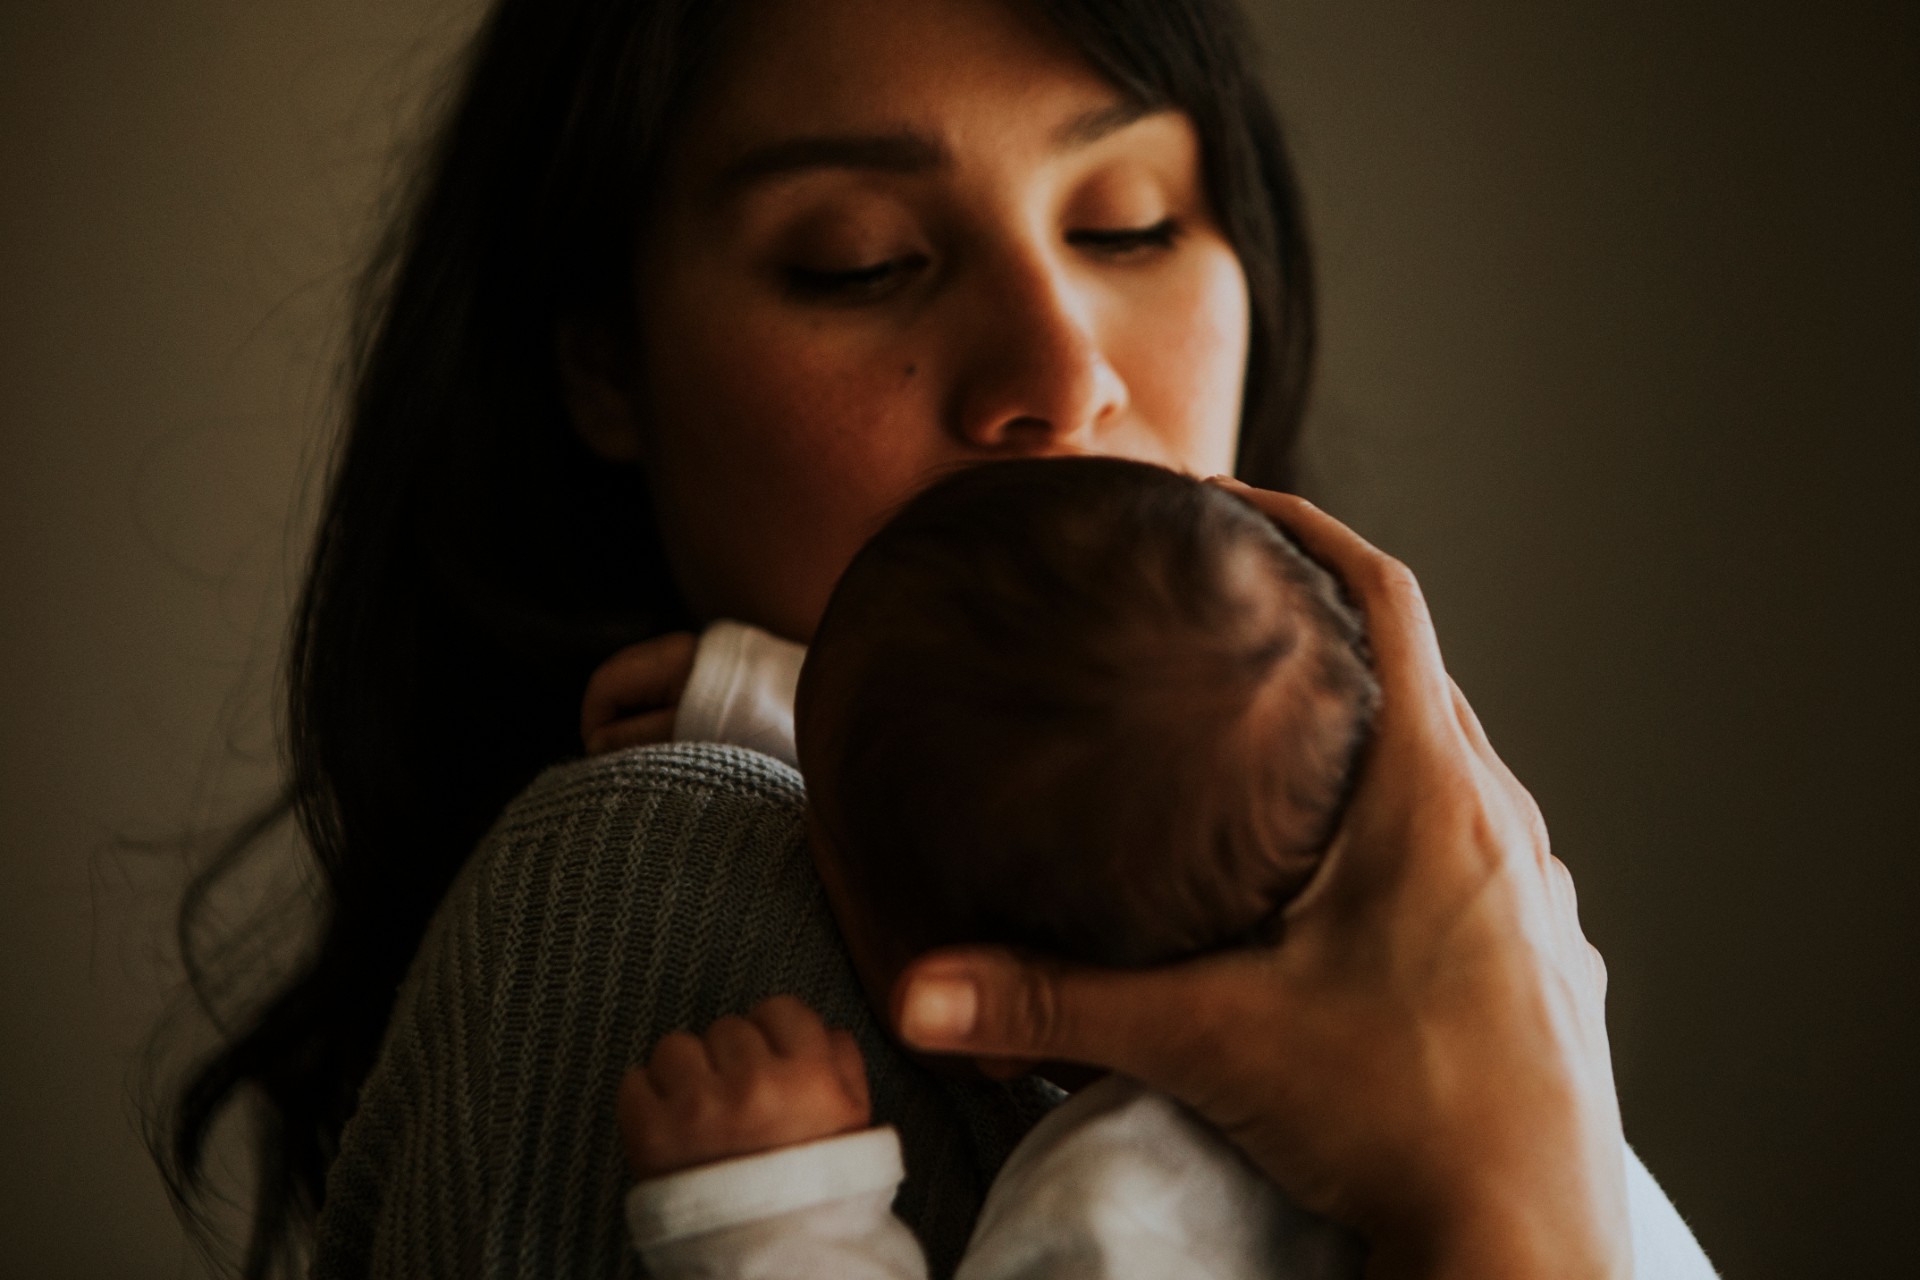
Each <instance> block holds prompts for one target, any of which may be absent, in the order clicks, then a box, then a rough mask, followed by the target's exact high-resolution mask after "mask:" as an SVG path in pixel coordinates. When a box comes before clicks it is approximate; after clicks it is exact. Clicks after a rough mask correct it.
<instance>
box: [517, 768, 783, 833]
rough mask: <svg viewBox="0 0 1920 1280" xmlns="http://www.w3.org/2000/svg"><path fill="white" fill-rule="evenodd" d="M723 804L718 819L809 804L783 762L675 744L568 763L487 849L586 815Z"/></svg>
mask: <svg viewBox="0 0 1920 1280" xmlns="http://www.w3.org/2000/svg"><path fill="white" fill-rule="evenodd" d="M673 798H685V799H688V800H692V801H695V802H697V803H700V804H702V805H706V804H710V803H712V802H714V801H719V802H720V806H721V807H720V808H719V809H718V810H717V811H716V812H715V813H714V815H713V817H714V818H715V819H716V820H726V819H729V818H737V817H739V816H741V815H742V813H743V812H744V811H745V810H746V809H747V808H750V807H766V808H769V809H771V810H772V811H774V812H778V813H783V814H787V815H789V816H792V817H794V818H798V817H799V815H800V813H801V811H802V809H803V808H804V806H805V804H806V787H805V785H804V784H803V783H802V782H801V780H800V774H799V773H798V772H797V771H795V770H794V769H793V768H791V767H790V766H788V765H787V764H785V763H784V762H782V761H779V760H776V759H774V758H773V757H772V756H768V755H762V754H761V753H760V752H758V751H749V750H747V749H746V748H744V747H735V746H729V745H727V744H726V743H719V742H670V743H663V744H661V745H658V746H649V747H633V748H630V749H629V750H626V751H616V752H612V753H610V754H608V755H601V756H588V757H586V758H585V759H581V760H568V761H564V762H562V763H560V764H556V765H554V766H553V767H551V768H549V769H548V770H546V772H544V773H542V774H541V775H540V776H539V777H537V778H535V779H534V780H533V782H532V783H531V784H529V785H528V787H527V789H526V790H524V791H522V792H521V793H520V794H519V795H518V796H516V797H515V798H514V799H513V800H512V801H511V802H509V803H508V805H507V807H506V808H505V809H504V810H503V811H502V812H501V814H500V817H499V818H498V819H497V820H496V821H495V823H494V825H493V829H492V832H491V834H490V835H489V837H488V839H487V841H486V842H484V843H483V848H484V847H485V846H486V845H488V844H492V845H497V844H499V843H501V842H502V841H512V840H514V839H516V838H519V837H524V836H525V835H526V834H528V833H530V832H544V831H546V830H548V829H550V828H553V827H555V826H560V827H563V828H567V829H572V828H574V827H575V826H577V819H578V818H579V817H580V816H581V815H583V814H586V813H593V814H601V815H604V814H606V813H608V812H631V813H635V814H645V813H648V812H651V811H652V810H654V809H655V808H656V807H657V806H658V805H659V804H660V803H661V801H663V800H667V801H669V802H670V801H671V800H672V799H673Z"/></svg>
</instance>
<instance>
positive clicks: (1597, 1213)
mask: <svg viewBox="0 0 1920 1280" xmlns="http://www.w3.org/2000/svg"><path fill="white" fill-rule="evenodd" d="M1516 1185H1517V1184H1516ZM1543 1191H1546V1189H1545V1188H1542V1187H1540V1186H1539V1185H1538V1184H1534V1185H1532V1186H1529V1187H1526V1188H1525V1189H1524V1190H1522V1191H1518V1192H1516V1191H1513V1190H1507V1191H1504V1192H1502V1191H1498V1190H1489V1191H1486V1192H1484V1193H1482V1194H1480V1195H1478V1196H1463V1197H1460V1198H1458V1199H1455V1200H1453V1201H1452V1202H1451V1203H1450V1204H1449V1205H1448V1206H1447V1207H1446V1208H1445V1209H1444V1211H1440V1212H1436V1213H1434V1214H1432V1215H1429V1216H1426V1217H1425V1219H1424V1221H1423V1222H1421V1223H1420V1224H1418V1225H1407V1226H1404V1227H1401V1228H1399V1229H1394V1230H1388V1231H1382V1232H1380V1233H1378V1234H1377V1235H1375V1236H1373V1237H1372V1238H1370V1239H1369V1241H1368V1243H1369V1246H1370V1248H1369V1256H1368V1264H1367V1272H1366V1274H1367V1280H1538V1278H1539V1277H1543V1276H1552V1277H1555V1280H1631V1278H1632V1275H1633V1259H1632V1248H1631V1238H1630V1231H1629V1227H1628V1224H1627V1222H1626V1216H1625V1209H1624V1204H1623V1202H1622V1201H1621V1200H1620V1199H1619V1198H1617V1197H1614V1196H1610V1195H1606V1194H1594V1193H1593V1192H1592V1189H1581V1190H1580V1191H1579V1192H1578V1193H1576V1194H1569V1195H1554V1194H1551V1193H1550V1192H1548V1193H1546V1194H1543Z"/></svg>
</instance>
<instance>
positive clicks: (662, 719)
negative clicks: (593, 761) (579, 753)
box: [584, 707, 676, 756]
mask: <svg viewBox="0 0 1920 1280" xmlns="http://www.w3.org/2000/svg"><path fill="white" fill-rule="evenodd" d="M675 714H676V709H675V708H673V707H667V708H665V709H663V710H660V711H646V712H642V713H641V714H639V715H635V716H626V717H624V718H622V719H619V720H614V721H611V722H610V723H608V724H605V725H602V726H600V727H599V728H597V729H594V730H592V731H591V732H589V733H587V734H586V735H585V738H584V741H585V743H586V748H587V754H588V755H590V756H602V755H605V754H607V752H609V751H621V750H624V749H626V748H627V747H650V746H654V745H656V744H658V743H662V742H672V741H673V718H674V715H675Z"/></svg>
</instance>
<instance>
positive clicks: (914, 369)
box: [907, 364, 920, 378]
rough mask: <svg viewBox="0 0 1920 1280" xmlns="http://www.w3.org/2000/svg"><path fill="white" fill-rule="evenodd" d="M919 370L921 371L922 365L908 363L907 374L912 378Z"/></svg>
mask: <svg viewBox="0 0 1920 1280" xmlns="http://www.w3.org/2000/svg"><path fill="white" fill-rule="evenodd" d="M918 372H920V366H919V365H917V364H910V365H908V366H907V376H908V377H909V378H911V377H912V376H913V375H914V374H916V373H918Z"/></svg>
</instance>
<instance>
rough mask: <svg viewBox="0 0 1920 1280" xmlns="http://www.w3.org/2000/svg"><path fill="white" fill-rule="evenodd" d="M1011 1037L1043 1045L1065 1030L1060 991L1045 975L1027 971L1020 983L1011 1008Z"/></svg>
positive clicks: (1040, 1047)
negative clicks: (1016, 996)
mask: <svg viewBox="0 0 1920 1280" xmlns="http://www.w3.org/2000/svg"><path fill="white" fill-rule="evenodd" d="M1011 1012H1012V1015H1013V1022H1014V1025H1013V1027H1012V1028H1011V1030H1012V1032H1013V1034H1014V1036H1015V1038H1016V1039H1017V1040H1018V1041H1020V1042H1023V1043H1025V1044H1028V1045H1031V1046H1032V1047H1033V1048H1036V1049H1045V1048H1046V1047H1048V1046H1050V1045H1053V1044H1056V1043H1058V1042H1059V1041H1060V1039H1061V1037H1062V1036H1063V1034H1064V1032H1065V1028H1064V1027H1063V1026H1062V1025H1061V1023H1062V1020H1063V1018H1064V1013H1063V1009H1062V1005H1061V1003H1060V994H1059V992H1058V991H1057V990H1056V989H1055V987H1054V984H1053V982H1052V980H1051V979H1050V978H1048V977H1047V975H1045V974H1043V973H1029V974H1027V975H1026V977H1025V979H1024V980H1023V981H1022V982H1021V983H1020V986H1019V993H1018V998H1017V1000H1016V1002H1015V1005H1014V1008H1013V1009H1012V1010H1011Z"/></svg>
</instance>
